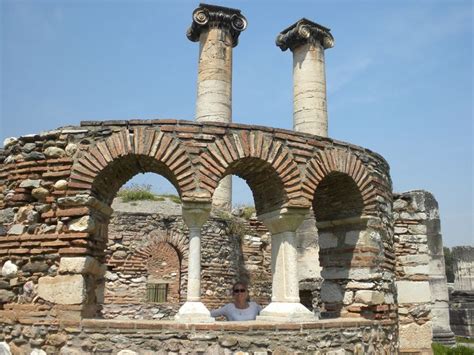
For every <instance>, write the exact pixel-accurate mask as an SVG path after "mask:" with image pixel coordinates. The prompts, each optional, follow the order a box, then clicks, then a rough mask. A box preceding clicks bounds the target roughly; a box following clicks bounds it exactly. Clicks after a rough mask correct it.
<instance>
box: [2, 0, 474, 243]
mask: <svg viewBox="0 0 474 355" xmlns="http://www.w3.org/2000/svg"><path fill="white" fill-rule="evenodd" d="M0 3H1V7H0V10H1V33H0V37H1V55H0V60H1V71H0V74H1V100H0V104H1V120H0V124H1V125H0V140H1V142H3V140H4V139H5V138H6V137H10V136H20V135H23V134H29V133H36V132H41V131H45V130H49V129H54V128H57V127H60V126H65V125H78V124H79V122H80V121H81V120H105V119H131V118H144V119H147V118H177V119H187V120H192V119H193V117H194V105H195V97H196V78H197V55H198V44H197V43H193V42H190V41H189V40H188V39H187V38H186V36H185V33H186V29H187V28H188V26H189V25H190V23H191V14H192V11H193V10H194V9H195V8H196V7H197V5H198V2H194V1H184V0H182V1H164V0H161V1H140V0H138V1H105V0H102V1H100V0H99V1H92V0H90V1H85V0H84V1H80V0H74V1H42V0H35V1H11V0H0ZM214 3H215V4H219V5H223V6H230V7H236V8H239V9H241V10H242V13H243V14H244V15H245V16H246V17H247V19H248V22H249V25H248V28H247V30H246V31H245V32H243V33H242V34H241V36H240V41H239V45H238V46H237V47H236V48H235V49H234V71H233V84H234V85H233V120H234V122H237V123H246V124H257V125H265V126H272V127H280V128H287V129H291V128H292V56H291V53H290V52H281V51H280V49H279V48H277V47H276V46H275V37H276V35H277V34H278V32H280V31H281V30H283V29H284V28H286V27H287V26H289V25H290V24H292V23H294V22H295V21H296V20H298V19H300V18H301V17H307V18H309V19H311V20H313V21H315V22H318V23H320V24H322V25H324V26H327V27H329V28H331V30H332V31H331V32H332V34H333V35H334V37H335V40H336V45H335V47H334V48H332V49H328V50H327V51H326V74H327V85H328V111H329V136H330V137H332V138H336V139H339V140H343V141H347V142H351V143H354V144H357V145H361V146H364V147H367V148H369V149H371V150H373V151H376V152H378V153H380V154H382V155H383V156H384V157H385V159H386V160H387V161H388V162H389V164H390V166H391V175H392V180H393V187H394V191H397V192H401V191H408V190H415V189H425V190H428V191H430V192H432V193H433V194H434V195H435V197H436V198H437V200H438V202H439V205H440V212H441V223H442V233H443V237H444V243H445V244H446V245H448V246H454V245H462V244H471V245H473V244H474V234H473V219H474V217H473V216H474V213H473V202H472V201H473V200H474V194H473V150H474V149H473V105H472V99H473V92H472V85H473V80H472V74H473V73H472V62H473V56H472V46H473V3H472V1H456V0H454V1H453V0H450V1H448V0H445V1H436V0H433V1H428V0H424V1H421V0H417V1H414V0H410V1H404V0H401V1H400V0H398V1H383V2H382V1H376V0H373V1H337V0H336V1H291V2H290V1H280V2H279V1H250V0H248V1H217V2H214ZM134 181H136V182H146V183H152V184H154V185H155V189H156V190H157V191H159V192H167V190H168V188H169V187H168V186H169V184H168V183H167V182H166V183H164V182H163V179H160V178H154V177H153V176H151V177H150V176H149V175H148V174H147V175H144V176H142V177H137V178H136V179H135V180H134ZM243 185H244V184H243V183H242V182H241V181H240V183H239V182H237V183H236V184H235V189H234V190H235V193H234V196H235V198H234V202H236V203H251V201H252V197H251V194H250V191H249V189H248V188H247V187H246V186H243Z"/></svg>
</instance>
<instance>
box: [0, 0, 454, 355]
mask: <svg viewBox="0 0 474 355" xmlns="http://www.w3.org/2000/svg"><path fill="white" fill-rule="evenodd" d="M246 26H247V20H246V19H245V17H244V16H243V15H242V14H241V13H240V11H239V10H235V9H229V8H223V7H219V6H211V5H202V4H201V5H200V6H199V7H198V8H197V9H196V10H195V11H194V13H193V23H192V25H191V28H190V29H189V30H188V38H189V39H190V40H192V41H199V42H200V47H201V48H200V56H199V81H198V100H197V105H196V106H197V108H196V121H183V120H128V121H122V120H117V121H83V122H81V123H80V125H79V126H74V127H62V128H58V129H57V130H53V131H48V132H43V133H39V134H31V135H25V136H21V137H19V138H10V139H7V140H6V141H5V143H4V148H3V149H2V150H0V162H1V165H0V209H1V211H0V265H1V266H2V278H1V279H0V323H1V327H0V341H2V343H1V345H0V346H2V347H3V348H6V347H7V346H8V347H9V349H10V350H11V351H12V353H28V354H29V353H31V352H34V351H36V352H38V351H40V349H41V350H43V351H46V352H47V353H64V354H65V353H68V354H80V353H101V352H109V353H110V352H112V353H114V354H115V353H120V352H121V353H122V354H125V353H131V352H135V353H145V352H150V351H153V352H158V353H160V351H161V353H167V352H171V353H178V352H191V351H194V352H203V353H204V352H209V353H214V352H215V353H229V352H231V351H243V353H249V354H250V353H254V354H267V353H286V352H297V351H300V352H313V351H319V352H320V353H327V354H343V353H346V352H347V353H356V354H362V353H377V354H393V353H397V352H410V353H424V352H429V351H430V350H429V349H430V345H431V341H432V339H435V340H437V341H442V342H445V343H448V344H449V343H452V342H453V335H452V333H451V330H450V328H449V312H448V307H447V299H448V298H447V288H446V282H445V278H444V261H443V258H442V243H441V234H440V226H439V215H438V209H437V203H436V201H435V199H434V197H433V196H432V195H431V194H429V193H427V192H424V191H414V192H409V193H404V194H400V195H398V194H395V195H394V194H393V192H392V182H391V178H390V174H389V166H388V164H387V162H386V161H385V160H384V159H383V157H381V156H380V155H378V154H377V153H374V152H372V151H370V150H368V149H365V148H363V147H358V146H355V145H352V144H350V143H345V142H341V141H337V140H335V139H332V138H328V137H327V125H328V119H327V110H326V89H325V74H324V73H325V69H324V50H325V49H328V48H331V47H332V46H333V45H334V39H333V37H332V35H331V34H330V30H329V29H328V28H326V27H323V26H321V25H318V24H316V23H314V22H311V21H309V20H307V19H302V20H300V21H298V22H297V23H295V24H294V25H292V26H290V27H288V28H287V29H285V30H284V31H282V32H281V33H280V34H279V35H278V37H277V45H278V46H279V47H280V48H281V49H282V50H286V49H288V48H289V49H290V50H291V51H292V52H293V60H294V63H297V65H296V68H297V70H295V71H294V95H295V96H294V131H289V130H283V129H276V128H270V127H261V126H249V125H242V124H236V123H232V122H231V89H232V85H231V68H232V67H231V63H232V60H231V58H232V48H233V47H235V46H236V45H237V40H238V37H239V34H240V32H242V31H243V30H244V29H245V28H246ZM315 83H317V85H316V84H315ZM143 172H152V173H157V174H160V175H162V176H164V177H166V178H167V179H168V180H169V181H170V182H171V183H172V184H173V185H174V187H175V188H176V190H177V191H178V193H179V195H180V198H181V202H182V205H181V213H178V214H169V213H168V214H165V213H161V212H160V213H154V212H148V211H146V212H124V211H116V212H114V210H113V208H112V203H113V201H114V198H115V197H116V195H117V192H118V190H119V189H120V187H121V186H122V185H123V184H124V183H126V182H127V181H128V180H129V179H130V178H132V177H133V176H135V175H136V174H139V173H143ZM231 175H238V176H240V177H241V178H243V179H244V180H245V181H246V182H247V183H248V185H249V186H250V188H251V190H252V192H253V196H254V200H255V201H254V202H255V208H256V215H257V218H251V219H250V220H245V221H244V220H241V219H238V218H237V219H236V218H229V217H225V216H222V215H219V214H215V213H213V214H211V210H212V206H213V205H214V206H215V207H217V208H218V209H222V210H226V209H229V206H230V203H231V202H230V196H231V193H230V191H231V186H230V185H229V182H230V180H229V179H228V177H230V176H231ZM226 178H227V179H226ZM226 181H227V183H226ZM219 190H221V192H220V193H219V192H218V191H219ZM242 278H246V279H248V280H250V282H251V293H252V296H253V298H254V299H255V300H257V301H258V302H259V303H261V304H262V305H264V309H263V310H262V312H261V314H260V315H259V316H258V317H257V320H256V321H249V322H221V321H218V320H217V321H216V320H215V319H214V318H212V317H211V316H210V312H209V309H211V308H214V307H217V306H219V305H222V304H223V303H225V302H227V292H228V290H229V287H230V285H232V283H233V282H235V281H236V280H238V279H242ZM461 283H462V282H461ZM415 335H416V338H415V337H414V336H415ZM0 349H2V348H0ZM126 351H128V352H126Z"/></svg>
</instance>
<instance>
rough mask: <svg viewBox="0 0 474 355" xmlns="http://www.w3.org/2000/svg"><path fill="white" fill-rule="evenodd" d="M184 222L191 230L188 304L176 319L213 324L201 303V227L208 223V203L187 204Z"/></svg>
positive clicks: (182, 307) (183, 208)
mask: <svg viewBox="0 0 474 355" xmlns="http://www.w3.org/2000/svg"><path fill="white" fill-rule="evenodd" d="M182 210H183V220H184V223H186V225H187V226H188V228H189V256H188V290H187V297H186V302H185V303H184V304H183V305H182V306H181V308H180V309H179V311H178V314H177V315H176V316H175V319H176V320H177V321H179V322H188V323H189V322H213V321H214V318H212V317H211V313H210V312H209V310H208V309H207V308H206V306H204V304H202V302H201V227H202V225H203V224H204V223H205V222H206V221H207V218H208V217H209V213H210V211H211V206H210V204H208V203H191V202H185V203H183V205H182Z"/></svg>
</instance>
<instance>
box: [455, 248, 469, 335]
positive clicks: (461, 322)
mask: <svg viewBox="0 0 474 355" xmlns="http://www.w3.org/2000/svg"><path fill="white" fill-rule="evenodd" d="M452 255H453V260H454V277H455V278H454V290H453V291H452V292H451V294H450V309H449V313H450V317H451V328H452V329H453V332H454V333H455V334H456V335H460V336H465V337H470V338H473V337H474V247H472V246H462V247H454V248H453V250H452Z"/></svg>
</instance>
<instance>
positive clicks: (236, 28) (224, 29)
mask: <svg viewBox="0 0 474 355" xmlns="http://www.w3.org/2000/svg"><path fill="white" fill-rule="evenodd" d="M246 27H247V20H246V19H245V17H244V16H243V15H242V14H241V13H240V10H236V9H231V8H227V7H221V6H213V5H205V4H200V6H199V7H198V8H197V9H196V10H194V12H193V22H192V24H191V27H190V28H189V29H188V32H187V36H188V38H189V39H190V40H191V41H193V42H198V41H199V44H200V46H199V69H198V83H197V100H196V121H198V122H205V121H212V122H223V123H230V122H232V48H233V47H235V46H237V43H238V38H239V35H240V32H242V31H243V30H245V28H246ZM213 206H214V207H215V208H219V209H220V210H225V211H228V212H230V211H231V209H232V177H231V176H226V177H225V178H224V179H222V180H221V182H220V184H219V186H218V187H217V189H216V191H215V192H214V197H213Z"/></svg>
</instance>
